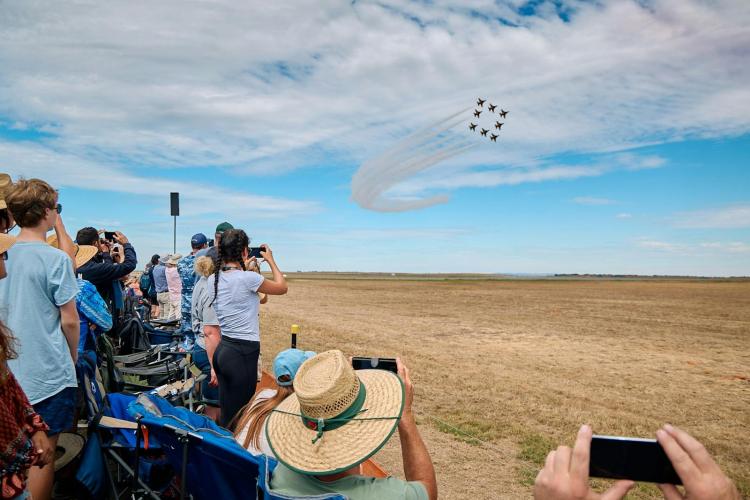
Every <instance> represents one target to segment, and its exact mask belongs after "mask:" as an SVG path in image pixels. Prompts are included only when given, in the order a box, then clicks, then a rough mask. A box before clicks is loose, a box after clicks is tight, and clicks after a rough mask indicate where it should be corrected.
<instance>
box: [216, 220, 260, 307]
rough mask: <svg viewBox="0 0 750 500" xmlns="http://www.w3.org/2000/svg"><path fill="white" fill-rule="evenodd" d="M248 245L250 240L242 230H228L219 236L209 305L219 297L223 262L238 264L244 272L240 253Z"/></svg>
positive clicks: (243, 262) (243, 263)
mask: <svg viewBox="0 0 750 500" xmlns="http://www.w3.org/2000/svg"><path fill="white" fill-rule="evenodd" d="M249 244H250V238H248V237H247V234H246V233H245V231H243V230H242V229H228V230H226V231H224V233H223V234H222V235H221V241H219V247H218V249H217V250H218V257H217V259H216V265H215V266H214V267H215V269H214V299H213V300H212V301H211V305H213V303H214V302H216V297H218V296H219V274H221V267H222V266H223V265H224V263H225V262H239V263H240V267H242V270H243V271H246V269H245V261H244V260H243V258H242V252H243V250H244V249H246V248H247V246H248V245H249Z"/></svg>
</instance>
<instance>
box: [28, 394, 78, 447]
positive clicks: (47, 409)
mask: <svg viewBox="0 0 750 500" xmlns="http://www.w3.org/2000/svg"><path fill="white" fill-rule="evenodd" d="M77 401H78V388H77V387H66V388H65V389H63V390H62V391H60V392H58V393H57V394H55V395H54V396H50V397H48V398H47V399H43V400H41V401H39V402H38V403H36V404H35V405H32V406H33V407H34V411H35V412H37V413H38V414H39V415H41V416H42V419H43V420H44V423H46V424H47V425H48V426H49V430H48V431H47V436H49V437H53V436H57V435H58V434H60V433H61V432H63V431H66V430H68V429H70V428H71V427H72V426H73V417H74V415H75V411H76V402H77Z"/></svg>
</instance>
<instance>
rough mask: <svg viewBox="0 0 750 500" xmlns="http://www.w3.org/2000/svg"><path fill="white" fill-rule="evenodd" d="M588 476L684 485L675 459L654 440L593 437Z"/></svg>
mask: <svg viewBox="0 0 750 500" xmlns="http://www.w3.org/2000/svg"><path fill="white" fill-rule="evenodd" d="M589 476H591V477H602V478H607V479H631V480H633V481H641V482H647V483H662V484H682V480H681V479H680V476H678V475H677V472H675V470H674V467H673V466H672V462H670V461H669V457H667V454H666V453H664V449H663V448H662V447H661V445H660V444H659V443H658V442H657V441H656V440H655V439H640V438H629V437H620V436H596V435H594V436H592V437H591V458H590V462H589Z"/></svg>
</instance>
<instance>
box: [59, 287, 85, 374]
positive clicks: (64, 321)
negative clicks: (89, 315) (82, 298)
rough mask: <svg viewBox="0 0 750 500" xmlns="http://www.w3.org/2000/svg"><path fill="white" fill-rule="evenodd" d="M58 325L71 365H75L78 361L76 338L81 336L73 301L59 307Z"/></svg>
mask: <svg viewBox="0 0 750 500" xmlns="http://www.w3.org/2000/svg"><path fill="white" fill-rule="evenodd" d="M60 323H61V326H62V331H63V335H65V340H66V341H67V342H68V349H70V357H71V358H73V363H76V362H77V361H78V338H79V337H80V335H81V323H80V320H79V318H78V310H77V309H76V301H75V300H71V301H70V302H68V303H66V304H64V305H62V306H60Z"/></svg>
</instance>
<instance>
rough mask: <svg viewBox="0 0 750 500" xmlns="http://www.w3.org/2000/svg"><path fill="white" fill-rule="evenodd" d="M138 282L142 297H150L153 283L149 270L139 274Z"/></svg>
mask: <svg viewBox="0 0 750 500" xmlns="http://www.w3.org/2000/svg"><path fill="white" fill-rule="evenodd" d="M138 284H139V285H140V287H141V292H143V296H144V297H150V296H151V295H153V293H152V292H153V290H152V288H153V287H154V283H153V281H152V280H151V271H149V272H147V273H143V274H141V279H140V280H139V281H138Z"/></svg>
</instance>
